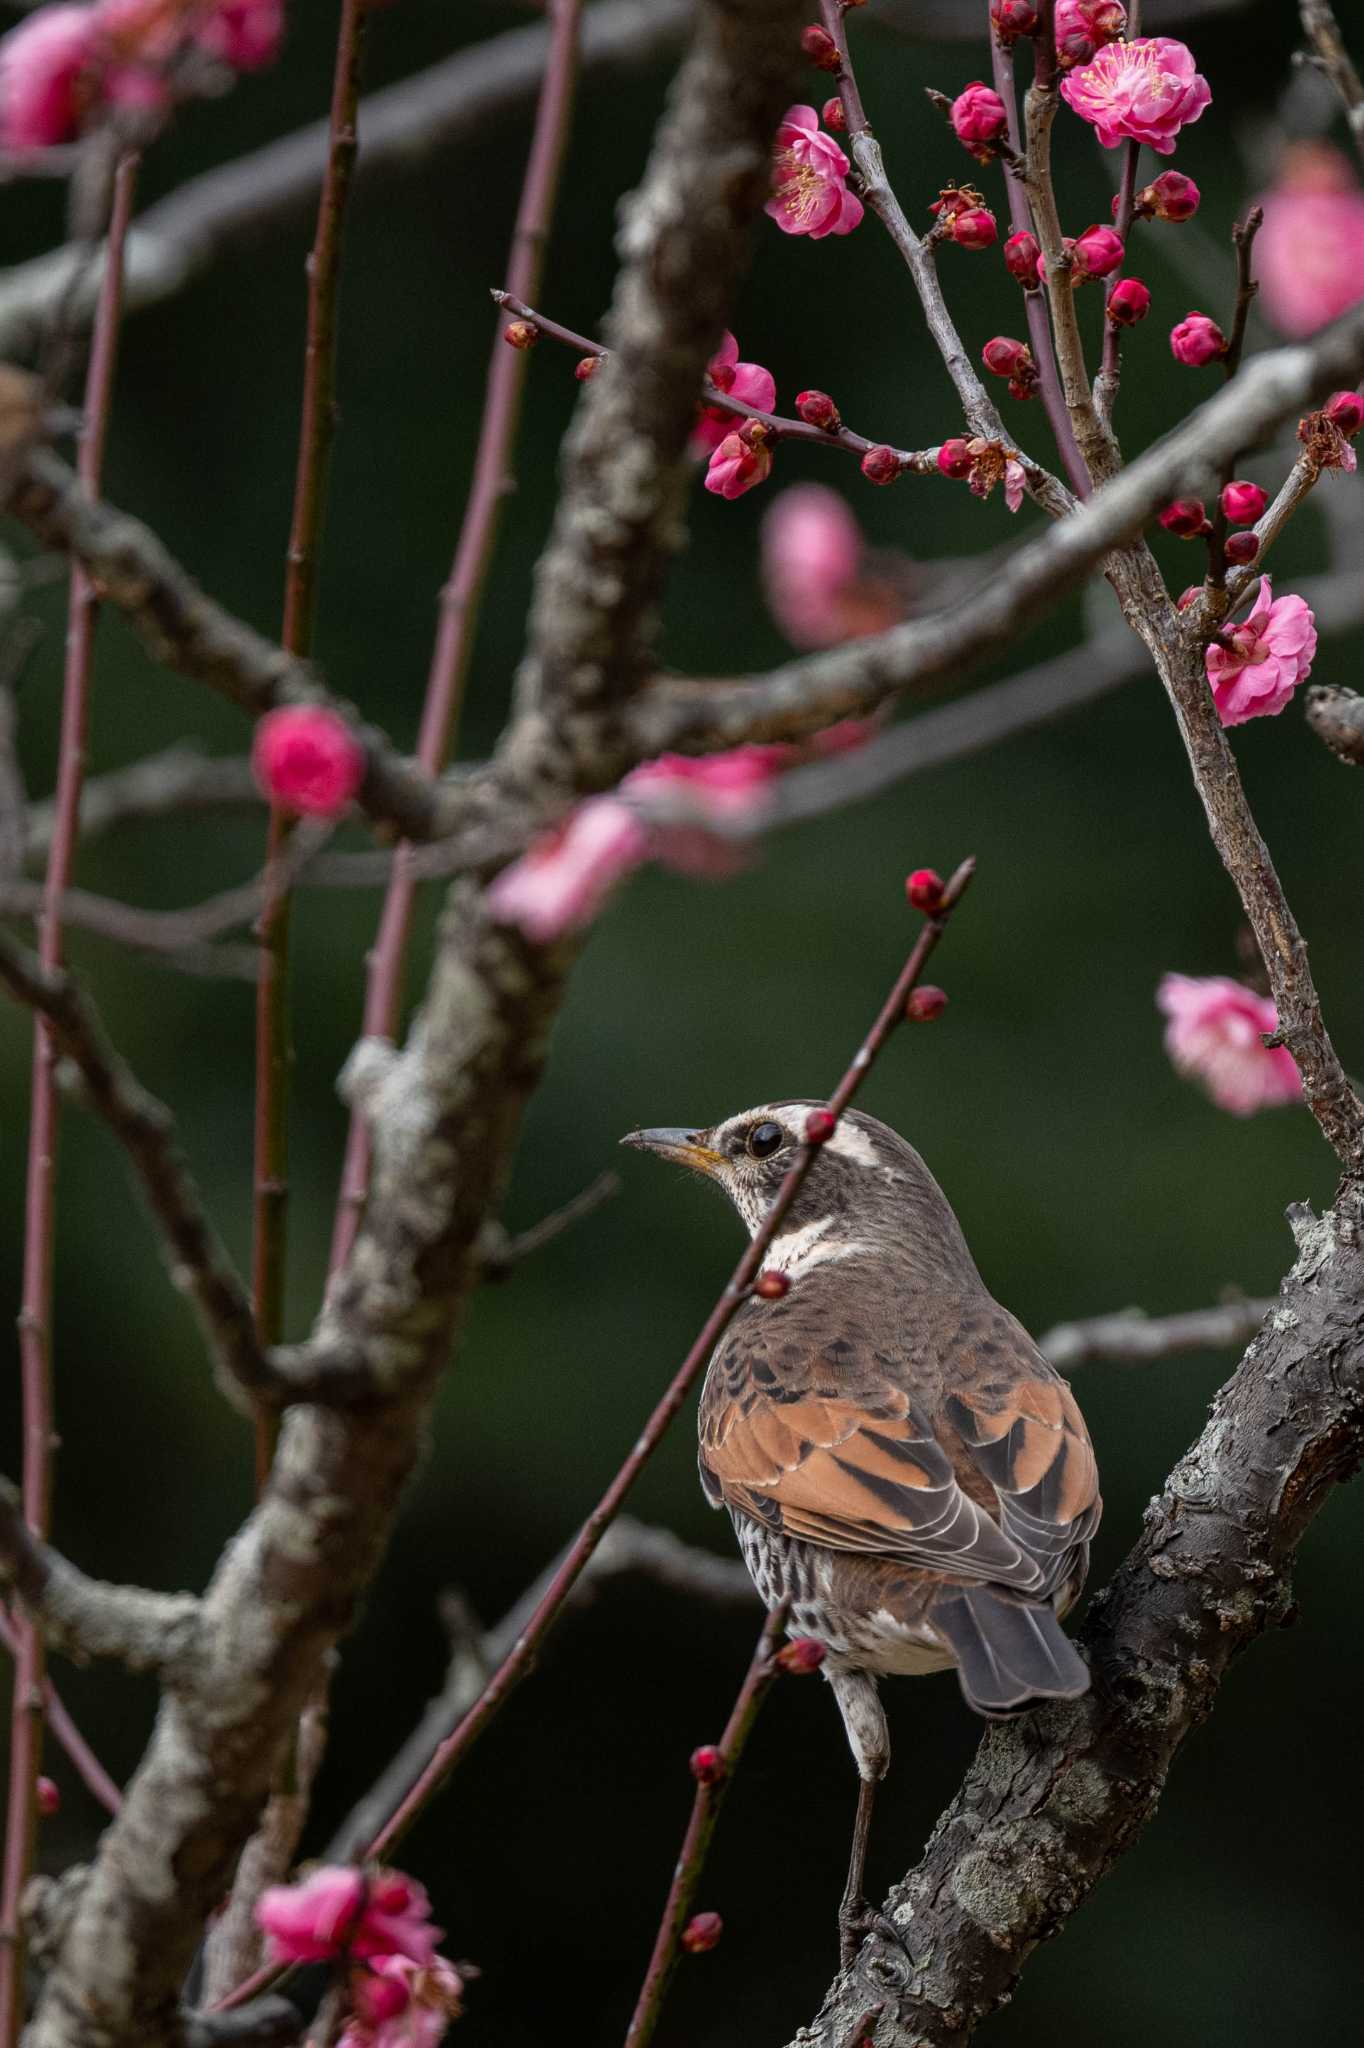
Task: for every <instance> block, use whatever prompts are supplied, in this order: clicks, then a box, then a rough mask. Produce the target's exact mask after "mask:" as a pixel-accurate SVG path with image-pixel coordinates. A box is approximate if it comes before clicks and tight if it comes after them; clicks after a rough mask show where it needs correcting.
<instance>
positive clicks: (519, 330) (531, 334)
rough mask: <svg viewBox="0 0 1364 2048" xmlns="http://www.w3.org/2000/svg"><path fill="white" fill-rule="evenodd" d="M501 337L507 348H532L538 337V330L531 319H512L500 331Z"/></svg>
mask: <svg viewBox="0 0 1364 2048" xmlns="http://www.w3.org/2000/svg"><path fill="white" fill-rule="evenodd" d="M502 339H503V341H505V342H506V344H507V347H508V348H534V346H535V344H536V342H537V341H538V340H539V339H540V330H539V328H538V327H537V326H536V324H535V322H534V321H533V320H513V321H512V323H511V325H510V326H509V327H505V328H504V329H503V331H502Z"/></svg>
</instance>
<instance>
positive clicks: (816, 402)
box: [796, 391, 843, 434]
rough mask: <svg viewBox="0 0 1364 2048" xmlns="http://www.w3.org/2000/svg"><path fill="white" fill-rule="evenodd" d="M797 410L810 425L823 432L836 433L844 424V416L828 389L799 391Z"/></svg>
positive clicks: (797, 394)
mask: <svg viewBox="0 0 1364 2048" xmlns="http://www.w3.org/2000/svg"><path fill="white" fill-rule="evenodd" d="M796 411H797V413H798V414H799V415H800V417H801V419H803V420H804V421H805V424H806V425H807V426H809V427H818V428H819V430H820V432H821V433H823V434H836V433H838V432H839V430H840V428H841V427H842V425H843V417H842V414H841V413H840V412H839V410H838V407H837V406H836V405H835V404H834V402H833V400H832V398H830V396H829V394H828V392H827V391H798V392H797V393H796Z"/></svg>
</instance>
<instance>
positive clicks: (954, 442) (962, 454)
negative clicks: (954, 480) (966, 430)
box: [938, 434, 973, 476]
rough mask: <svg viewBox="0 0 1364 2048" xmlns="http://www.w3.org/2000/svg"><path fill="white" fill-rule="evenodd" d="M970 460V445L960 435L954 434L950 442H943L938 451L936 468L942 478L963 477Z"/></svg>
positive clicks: (971, 458)
mask: <svg viewBox="0 0 1364 2048" xmlns="http://www.w3.org/2000/svg"><path fill="white" fill-rule="evenodd" d="M972 460H973V457H972V454H971V449H970V445H969V443H968V442H966V441H964V440H963V439H962V437H961V435H960V434H954V435H953V436H952V439H951V440H950V441H944V442H943V444H942V447H941V448H940V449H939V450H938V468H939V469H940V470H941V471H942V473H943V475H944V476H965V475H966V474H967V472H968V471H969V469H970V467H971V463H972Z"/></svg>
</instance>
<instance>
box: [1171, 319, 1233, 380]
mask: <svg viewBox="0 0 1364 2048" xmlns="http://www.w3.org/2000/svg"><path fill="white" fill-rule="evenodd" d="M1226 352H1227V337H1226V335H1225V334H1223V332H1222V330H1221V328H1220V327H1219V326H1218V324H1217V322H1216V321H1215V320H1214V319H1212V318H1211V317H1210V316H1209V315H1208V314H1207V313H1186V314H1185V316H1184V318H1183V319H1182V320H1181V321H1180V322H1179V323H1178V325H1177V326H1175V327H1172V328H1171V329H1170V353H1171V355H1172V356H1173V357H1174V359H1175V361H1176V362H1177V363H1183V364H1184V365H1185V366H1186V367H1187V368H1188V369H1190V370H1201V369H1202V368H1203V367H1204V365H1205V364H1206V363H1215V362H1216V361H1217V359H1218V357H1219V356H1224V355H1225V354H1226Z"/></svg>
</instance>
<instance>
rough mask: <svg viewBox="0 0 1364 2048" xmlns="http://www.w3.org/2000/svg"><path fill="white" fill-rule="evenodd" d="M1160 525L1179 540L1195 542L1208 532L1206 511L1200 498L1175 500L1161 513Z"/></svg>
mask: <svg viewBox="0 0 1364 2048" xmlns="http://www.w3.org/2000/svg"><path fill="white" fill-rule="evenodd" d="M1160 523H1161V525H1162V526H1163V527H1164V528H1165V531H1166V532H1167V533H1173V534H1174V535H1175V536H1176V538H1177V539H1179V540H1196V539H1197V537H1198V535H1199V534H1200V533H1206V532H1207V530H1208V514H1207V509H1206V507H1205V506H1204V503H1203V500H1202V499H1201V498H1176V499H1175V501H1174V503H1173V504H1172V505H1167V506H1166V507H1165V510H1164V511H1163V512H1162V513H1161V515H1160Z"/></svg>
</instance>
